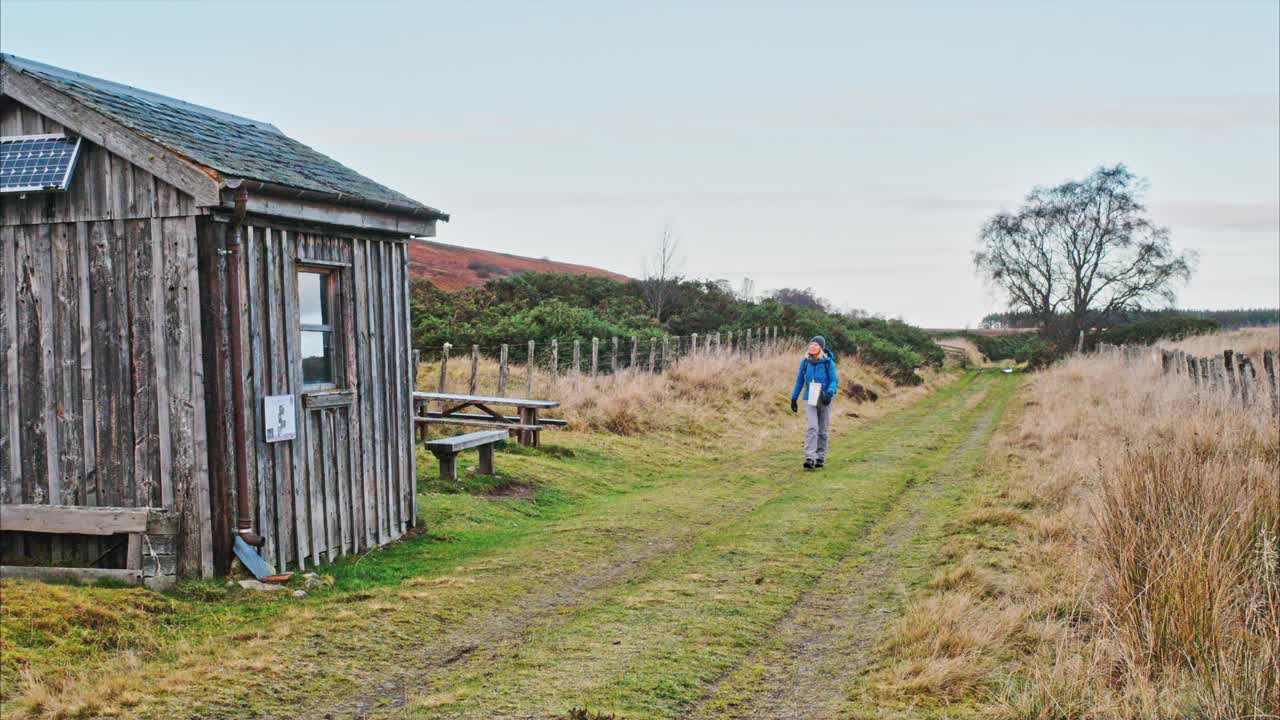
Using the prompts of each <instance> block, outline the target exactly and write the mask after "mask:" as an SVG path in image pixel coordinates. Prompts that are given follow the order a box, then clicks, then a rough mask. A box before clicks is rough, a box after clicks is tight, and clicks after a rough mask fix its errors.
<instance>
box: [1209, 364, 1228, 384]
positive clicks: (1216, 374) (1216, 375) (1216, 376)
mask: <svg viewBox="0 0 1280 720" xmlns="http://www.w3.org/2000/svg"><path fill="white" fill-rule="evenodd" d="M1209 373H1210V375H1212V376H1213V389H1214V390H1218V389H1220V388H1222V387H1223V386H1224V385H1226V384H1227V380H1226V378H1224V377H1223V374H1224V373H1223V372H1222V358H1220V357H1214V358H1213V359H1212V360H1211V362H1210V364H1209Z"/></svg>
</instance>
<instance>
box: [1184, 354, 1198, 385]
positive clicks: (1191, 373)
mask: <svg viewBox="0 0 1280 720" xmlns="http://www.w3.org/2000/svg"><path fill="white" fill-rule="evenodd" d="M1199 367H1200V365H1199V363H1197V362H1196V358H1195V356H1194V355H1188V356H1187V376H1188V377H1190V378H1191V384H1192V385H1199V384H1200V370H1199Z"/></svg>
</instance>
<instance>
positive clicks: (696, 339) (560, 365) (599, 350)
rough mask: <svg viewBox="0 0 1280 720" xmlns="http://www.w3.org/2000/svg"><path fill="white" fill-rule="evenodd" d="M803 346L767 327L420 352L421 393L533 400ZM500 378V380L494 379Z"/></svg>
mask: <svg viewBox="0 0 1280 720" xmlns="http://www.w3.org/2000/svg"><path fill="white" fill-rule="evenodd" d="M796 342H798V338H796V337H793V336H792V334H791V332H790V331H789V330H788V329H787V328H779V327H760V328H747V329H742V330H730V331H724V332H721V331H717V332H712V333H692V334H689V335H661V336H649V337H635V336H632V337H625V338H619V337H608V338H598V337H592V338H572V339H560V338H554V339H550V340H542V341H536V340H527V341H525V342H520V343H500V344H497V345H480V344H472V345H465V344H464V345H454V344H452V343H444V344H443V345H441V346H439V347H422V346H415V347H414V349H413V361H414V366H415V368H417V372H416V374H415V377H416V378H417V382H416V383H415V387H414V390H418V391H433V392H441V393H444V392H454V393H463V392H465V393H466V394H469V395H475V394H477V392H479V391H480V390H481V389H482V388H484V387H495V390H496V394H497V395H499V396H507V395H508V394H510V393H515V392H517V391H522V392H524V393H525V394H526V395H527V396H528V397H532V396H533V394H534V390H535V386H536V387H538V388H546V387H549V385H550V384H551V383H552V382H553V381H555V380H556V379H558V378H559V377H561V376H587V377H594V376H598V375H609V374H614V373H621V372H626V371H637V372H650V373H660V372H663V371H664V370H666V369H667V368H670V367H673V366H675V365H676V364H677V363H678V362H679V361H680V360H681V359H683V358H687V357H690V356H694V355H733V356H738V357H744V358H745V359H746V360H748V361H750V360H752V359H754V358H755V357H758V356H762V355H764V354H765V353H769V352H773V351H775V350H777V349H779V348H782V347H789V346H791V345H792V344H794V343H796ZM495 366H496V367H495ZM495 371H496V377H491V376H493V375H494V373H495Z"/></svg>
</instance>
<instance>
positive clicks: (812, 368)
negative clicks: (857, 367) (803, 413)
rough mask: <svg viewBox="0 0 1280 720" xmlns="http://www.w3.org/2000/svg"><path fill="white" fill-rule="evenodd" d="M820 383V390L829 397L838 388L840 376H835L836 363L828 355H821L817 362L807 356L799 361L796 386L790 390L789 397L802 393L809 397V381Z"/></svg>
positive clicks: (833, 394) (792, 397)
mask: <svg viewBox="0 0 1280 720" xmlns="http://www.w3.org/2000/svg"><path fill="white" fill-rule="evenodd" d="M811 382H816V383H822V391H823V392H824V393H827V394H828V395H830V396H831V397H835V396H836V391H837V390H839V389H840V378H839V377H837V376H836V363H835V361H834V360H832V359H831V357H830V356H829V355H823V356H822V359H821V360H819V361H818V362H810V361H809V358H808V357H805V358H804V359H803V360H801V361H800V371H799V372H797V373H796V386H795V388H794V389H792V391H791V399H792V400H795V399H796V398H798V397H800V395H801V393H803V394H804V399H805V400H808V399H809V383H811Z"/></svg>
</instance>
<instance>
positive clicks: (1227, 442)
mask: <svg viewBox="0 0 1280 720" xmlns="http://www.w3.org/2000/svg"><path fill="white" fill-rule="evenodd" d="M1171 345H1173V344H1171ZM1176 346H1177V347H1180V348H1181V349H1184V350H1186V351H1187V352H1191V353H1197V354H1204V355H1208V354H1210V353H1218V352H1221V350H1223V349H1226V348H1231V349H1235V350H1238V351H1243V352H1247V353H1250V354H1254V355H1256V354H1257V353H1260V351H1261V350H1263V349H1276V348H1277V346H1280V334H1277V333H1276V330H1275V329H1274V328H1266V329H1255V330H1249V331H1241V332H1234V333H1224V334H1221V335H1215V336H1203V337H1197V338H1191V339H1188V340H1186V341H1183V342H1182V343H1178V344H1176ZM1166 347H1169V345H1166ZM1262 393H1263V395H1262V397H1261V398H1260V402H1258V403H1257V404H1256V405H1255V406H1253V407H1251V408H1247V409H1246V408H1244V407H1242V406H1241V405H1240V402H1239V400H1233V399H1232V398H1231V396H1230V395H1229V394H1227V393H1225V392H1200V391H1198V390H1197V389H1196V388H1195V387H1193V386H1192V385H1191V384H1190V383H1189V382H1185V381H1184V380H1183V379H1182V378H1179V377H1164V376H1161V375H1160V372H1159V370H1158V369H1157V368H1155V367H1151V366H1146V365H1140V366H1133V365H1129V366H1126V365H1125V364H1124V363H1123V362H1122V360H1121V359H1120V358H1119V357H1116V356H1099V355H1092V356H1081V357H1075V358H1071V359H1069V360H1067V361H1065V362H1062V363H1060V364H1058V365H1056V366H1055V367H1053V368H1051V369H1050V370H1048V371H1046V372H1043V373H1041V374H1039V375H1037V376H1036V377H1035V378H1034V379H1033V380H1032V381H1031V382H1030V383H1029V387H1028V390H1027V401H1026V403H1025V406H1024V407H1023V408H1022V409H1021V411H1020V413H1015V414H1014V415H1020V418H1019V419H1018V420H1017V421H1016V425H1009V426H1005V428H1004V431H1003V432H1002V433H1001V434H1000V435H999V436H998V438H997V440H996V442H995V443H994V444H993V446H992V451H991V455H990V457H989V459H988V474H989V476H990V477H996V478H1000V480H998V481H996V482H995V484H994V486H993V487H992V488H991V491H990V494H989V495H988V496H987V498H986V499H985V500H984V501H983V502H980V503H978V504H977V506H976V507H974V508H973V509H971V510H969V511H968V512H967V513H964V514H962V515H961V516H959V517H958V519H957V521H956V523H955V524H954V525H955V530H956V533H957V536H956V537H955V538H953V539H952V541H951V542H950V543H949V544H948V546H947V547H946V548H945V549H944V550H945V551H944V553H943V560H944V562H945V565H944V567H942V568H941V569H940V570H939V571H938V573H937V575H936V576H935V577H934V579H933V580H932V582H931V583H929V585H928V586H927V587H926V589H925V590H924V593H923V596H922V599H921V600H920V601H919V602H918V603H917V604H915V605H914V606H912V607H911V608H909V609H908V611H907V613H906V614H905V615H904V617H903V619H902V621H901V623H900V624H899V626H898V627H897V629H896V631H895V633H894V635H893V639H892V640H891V641H890V642H889V644H888V645H887V646H886V653H887V657H888V660H887V661H886V662H885V663H884V664H883V666H882V667H881V669H880V670H878V671H877V672H876V673H875V674H874V675H873V677H872V687H873V691H874V692H876V693H878V694H879V695H880V696H881V697H884V698H896V699H898V700H899V701H901V700H903V699H904V698H911V697H914V696H919V695H920V694H921V693H924V694H926V695H927V696H928V697H930V698H932V699H933V700H935V701H940V702H943V703H949V702H953V701H955V700H957V699H960V698H968V699H969V700H971V701H975V702H977V703H978V704H979V705H980V706H982V707H984V708H986V709H987V711H988V712H990V713H991V714H994V715H996V716H1000V717H1008V718H1063V719H1064V720H1065V719H1066V718H1116V717H1123V718H1153V719H1154V718H1182V717H1198V718H1237V717H1276V716H1277V715H1278V714H1280V425H1278V424H1277V418H1276V417H1275V416H1274V415H1272V414H1271V411H1270V408H1271V405H1270V398H1269V397H1268V396H1267V395H1266V390H1263V391H1262ZM997 572H998V573H1000V574H996V573H997ZM960 667H963V668H967V669H969V670H973V669H975V668H976V669H977V674H976V676H975V674H974V673H973V672H968V673H964V674H960V675H957V674H956V669H957V668H960Z"/></svg>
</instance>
